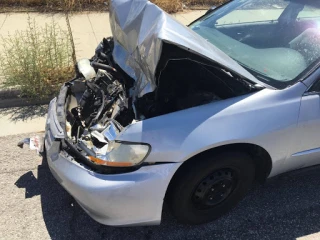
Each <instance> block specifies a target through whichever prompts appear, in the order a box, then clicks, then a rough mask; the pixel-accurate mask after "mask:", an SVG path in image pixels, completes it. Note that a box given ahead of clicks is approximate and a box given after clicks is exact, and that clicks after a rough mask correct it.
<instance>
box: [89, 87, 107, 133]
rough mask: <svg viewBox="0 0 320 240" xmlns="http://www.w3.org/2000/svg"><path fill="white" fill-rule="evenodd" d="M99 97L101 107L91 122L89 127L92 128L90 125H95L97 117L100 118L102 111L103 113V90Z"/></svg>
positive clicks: (104, 101) (104, 103)
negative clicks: (100, 98)
mask: <svg viewBox="0 0 320 240" xmlns="http://www.w3.org/2000/svg"><path fill="white" fill-rule="evenodd" d="M101 97H102V104H101V106H100V108H99V110H98V112H97V115H96V116H95V117H94V119H93V120H92V121H91V124H90V127H91V126H92V124H96V123H97V121H98V119H99V117H100V115H101V113H102V111H103V109H104V107H105V105H106V100H105V94H104V91H103V90H101Z"/></svg>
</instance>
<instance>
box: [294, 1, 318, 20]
mask: <svg viewBox="0 0 320 240" xmlns="http://www.w3.org/2000/svg"><path fill="white" fill-rule="evenodd" d="M313 19H315V20H320V9H319V8H318V7H317V8H316V7H312V6H308V5H306V6H305V7H304V8H303V10H302V11H301V12H300V13H299V15H298V17H297V21H304V20H313Z"/></svg>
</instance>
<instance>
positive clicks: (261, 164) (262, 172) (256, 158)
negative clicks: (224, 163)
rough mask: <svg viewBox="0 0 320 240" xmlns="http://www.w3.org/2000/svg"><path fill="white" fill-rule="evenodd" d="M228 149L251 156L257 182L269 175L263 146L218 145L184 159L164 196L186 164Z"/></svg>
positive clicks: (270, 161)
mask: <svg viewBox="0 0 320 240" xmlns="http://www.w3.org/2000/svg"><path fill="white" fill-rule="evenodd" d="M230 151H235V152H244V153H247V154H249V155H250V156H251V157H252V160H253V162H254V165H255V170H256V173H255V179H256V180H257V181H258V182H260V183H263V182H264V181H265V180H266V179H267V178H268V176H269V175H270V172H271V170H272V159H271V156H270V154H269V153H268V152H267V151H266V150H265V149H264V148H263V147H261V146H258V145H256V144H251V143H234V144H227V145H222V146H218V147H215V148H212V149H208V150H206V151H203V152H201V153H198V154H196V155H195V156H192V157H191V158H189V159H188V160H186V161H185V162H184V163H183V164H182V165H181V166H180V167H179V168H178V170H177V171H176V172H175V174H174V175H173V177H172V178H171V180H170V182H169V185H168V188H167V192H166V197H167V195H168V194H167V193H168V192H170V188H171V186H172V185H173V183H174V182H175V179H176V178H179V177H182V175H183V170H184V168H185V166H186V165H189V164H191V163H192V162H195V161H197V160H199V158H201V157H203V156H206V155H208V154H209V155H215V154H219V153H222V152H230Z"/></svg>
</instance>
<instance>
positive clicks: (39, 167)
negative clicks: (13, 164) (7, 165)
mask: <svg viewBox="0 0 320 240" xmlns="http://www.w3.org/2000/svg"><path fill="white" fill-rule="evenodd" d="M34 170H38V171H39V170H46V168H45V167H44V166H38V167H34V168H21V169H16V170H11V171H4V172H0V175H1V174H8V173H17V172H24V171H34Z"/></svg>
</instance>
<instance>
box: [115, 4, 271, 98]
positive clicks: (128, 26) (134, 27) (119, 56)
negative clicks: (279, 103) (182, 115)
mask: <svg viewBox="0 0 320 240" xmlns="http://www.w3.org/2000/svg"><path fill="white" fill-rule="evenodd" d="M110 24H111V29H112V34H113V37H114V50H113V58H114V61H115V62H116V63H117V64H118V65H119V66H120V67H121V68H122V69H123V70H124V71H125V72H126V73H127V74H128V75H129V76H130V77H132V78H133V79H134V80H135V81H136V84H135V94H134V95H135V96H138V97H141V96H143V95H144V94H146V93H149V92H153V91H154V90H155V89H156V88H157V85H156V69H157V64H158V62H159V59H160V57H161V55H162V54H163V52H162V45H163V43H168V44H173V45H176V46H178V47H180V48H182V49H185V50H186V51H190V52H192V53H194V54H197V55H199V56H202V57H204V58H206V59H207V60H212V61H213V62H214V63H218V64H220V65H222V66H223V67H224V68H225V69H228V70H230V71H231V72H236V73H237V74H238V75H240V76H242V77H244V78H246V79H249V80H251V81H253V82H256V83H258V84H260V85H265V84H263V83H261V82H260V81H259V80H257V79H256V78H255V77H254V76H253V75H251V74H250V73H249V72H248V71H247V70H245V69H244V68H243V67H241V66H240V65H239V64H238V63H237V62H235V61H234V60H233V59H231V58H230V57H229V56H227V55H226V54H225V53H223V52H222V51H221V50H220V49H218V48H217V47H215V46H214V45H212V44H211V43H209V42H207V41H206V40H205V39H204V38H202V37H201V36H200V35H198V34H197V33H195V32H194V31H192V30H191V29H190V28H188V27H186V26H184V25H182V24H181V23H179V22H178V21H177V20H175V19H174V18H173V17H171V16H170V15H169V14H167V13H165V12H164V11H163V10H161V9H160V8H159V7H158V6H156V5H154V4H153V3H151V2H149V1H147V0H112V1H111V2H110ZM182 70H183V69H182Z"/></svg>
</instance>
